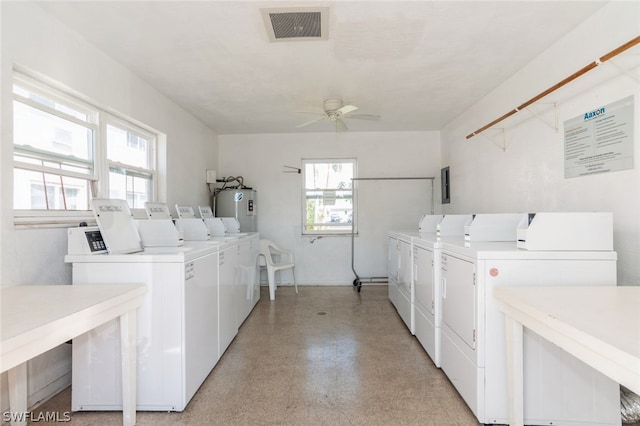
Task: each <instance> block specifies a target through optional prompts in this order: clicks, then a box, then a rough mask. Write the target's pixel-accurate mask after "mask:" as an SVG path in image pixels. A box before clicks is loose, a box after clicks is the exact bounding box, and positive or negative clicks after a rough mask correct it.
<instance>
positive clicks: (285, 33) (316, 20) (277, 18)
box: [269, 12, 322, 39]
mask: <svg viewBox="0 0 640 426" xmlns="http://www.w3.org/2000/svg"><path fill="white" fill-rule="evenodd" d="M269 18H270V19H271V25H272V26H273V34H274V35H275V37H276V39H281V38H293V37H320V36H321V35H322V33H321V31H320V12H302V13H270V14H269Z"/></svg>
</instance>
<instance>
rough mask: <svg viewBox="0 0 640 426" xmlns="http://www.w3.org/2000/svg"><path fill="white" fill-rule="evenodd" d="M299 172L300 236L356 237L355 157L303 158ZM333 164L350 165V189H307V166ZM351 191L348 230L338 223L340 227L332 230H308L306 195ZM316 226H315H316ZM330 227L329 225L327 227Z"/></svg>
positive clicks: (356, 170)
mask: <svg viewBox="0 0 640 426" xmlns="http://www.w3.org/2000/svg"><path fill="white" fill-rule="evenodd" d="M301 163H302V164H301V166H302V168H301V171H302V196H301V198H302V203H301V204H302V212H301V213H302V214H301V220H302V235H303V236H309V237H313V236H351V235H357V233H358V220H357V217H358V215H357V205H358V202H357V200H358V197H357V185H356V182H357V176H358V167H357V166H358V162H357V159H356V158H355V157H348V158H303V159H302V160H301ZM335 163H345V164H351V166H352V170H353V174H352V176H351V179H350V180H351V188H350V189H349V188H313V189H311V188H307V187H306V185H307V183H306V181H307V173H306V168H307V165H309V164H335ZM336 190H340V191H351V223H350V225H351V226H349V227H348V229H344V223H343V222H340V223H341V224H342V225H340V224H338V225H335V226H336V227H335V228H333V229H331V228H330V229H308V226H309V225H310V224H309V223H308V222H307V193H308V192H314V191H336ZM316 225H317V224H316ZM328 226H329V227H331V225H328ZM339 226H342V227H343V229H337V228H338V227H339Z"/></svg>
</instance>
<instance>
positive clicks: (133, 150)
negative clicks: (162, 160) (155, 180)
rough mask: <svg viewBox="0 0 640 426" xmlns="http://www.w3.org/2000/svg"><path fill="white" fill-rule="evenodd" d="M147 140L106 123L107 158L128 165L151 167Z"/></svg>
mask: <svg viewBox="0 0 640 426" xmlns="http://www.w3.org/2000/svg"><path fill="white" fill-rule="evenodd" d="M149 145H150V143H149V140H147V139H146V138H143V137H141V136H138V135H136V134H133V133H131V132H128V131H127V130H125V129H121V128H118V127H115V126H112V125H107V158H108V159H109V160H111V161H118V162H120V163H124V164H127V165H130V166H135V167H142V168H145V169H148V168H151V167H150V165H149V161H150V155H149V148H150V146H149Z"/></svg>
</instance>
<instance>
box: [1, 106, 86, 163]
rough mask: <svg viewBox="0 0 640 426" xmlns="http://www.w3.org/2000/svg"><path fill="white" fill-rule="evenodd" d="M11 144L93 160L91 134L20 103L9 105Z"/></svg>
mask: <svg viewBox="0 0 640 426" xmlns="http://www.w3.org/2000/svg"><path fill="white" fill-rule="evenodd" d="M13 140H14V144H15V145H16V146H27V147H33V148H36V149H39V150H42V151H47V152H52V153H55V154H59V155H63V156H73V157H77V158H80V159H83V160H88V161H92V160H93V130H92V129H88V128H86V127H84V126H81V125H79V124H76V123H72V122H70V121H68V120H65V119H63V118H60V117H57V116H55V115H52V114H49V113H47V112H45V111H41V110H38V109H36V108H33V107H31V106H29V105H25V104H22V103H20V102H17V101H14V102H13Z"/></svg>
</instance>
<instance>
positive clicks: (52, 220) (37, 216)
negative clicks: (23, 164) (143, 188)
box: [13, 209, 147, 229]
mask: <svg viewBox="0 0 640 426" xmlns="http://www.w3.org/2000/svg"><path fill="white" fill-rule="evenodd" d="M131 212H132V214H133V217H134V218H135V219H146V217H147V216H146V213H145V211H144V209H132V210H131ZM82 222H85V223H86V224H87V225H89V226H95V225H96V219H95V216H94V214H93V212H91V211H84V210H79V211H62V210H59V211H52V210H14V213H13V225H14V228H15V229H44V228H71V227H75V226H79V225H80V223H82Z"/></svg>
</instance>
